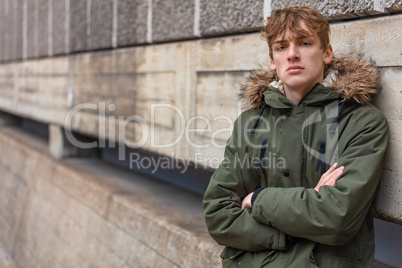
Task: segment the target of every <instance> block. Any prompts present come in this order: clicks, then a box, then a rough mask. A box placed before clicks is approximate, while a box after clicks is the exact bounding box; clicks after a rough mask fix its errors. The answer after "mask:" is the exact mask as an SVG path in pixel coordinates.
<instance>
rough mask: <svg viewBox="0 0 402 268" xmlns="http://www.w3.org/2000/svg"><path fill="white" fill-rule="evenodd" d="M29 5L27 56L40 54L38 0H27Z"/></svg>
mask: <svg viewBox="0 0 402 268" xmlns="http://www.w3.org/2000/svg"><path fill="white" fill-rule="evenodd" d="M26 5H27V58H35V57H37V56H38V0H30V1H26Z"/></svg>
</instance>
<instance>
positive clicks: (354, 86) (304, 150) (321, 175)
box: [203, 7, 388, 268]
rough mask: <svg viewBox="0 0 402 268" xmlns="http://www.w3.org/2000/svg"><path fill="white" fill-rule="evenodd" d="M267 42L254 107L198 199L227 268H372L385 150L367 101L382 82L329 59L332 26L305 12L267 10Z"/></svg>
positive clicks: (357, 62)
mask: <svg viewBox="0 0 402 268" xmlns="http://www.w3.org/2000/svg"><path fill="white" fill-rule="evenodd" d="M265 37H266V39H267V42H268V46H269V51H270V63H271V70H261V71H258V72H256V73H255V75H254V76H253V77H251V79H250V82H249V85H248V87H247V88H246V90H245V92H244V97H245V98H246V100H247V102H248V105H249V108H250V109H248V110H247V111H245V112H243V113H242V114H241V115H240V116H239V118H238V119H237V120H236V123H235V127H234V130H233V133H232V135H231V137H230V139H229V140H228V142H227V146H226V150H225V158H224V160H223V161H222V163H221V165H220V167H219V168H218V169H217V170H216V172H215V173H214V174H213V176H212V178H211V181H210V184H209V186H208V189H207V191H206V193H205V196H204V199H203V202H204V213H205V220H206V223H207V227H208V230H209V232H210V234H211V236H212V237H213V238H214V239H215V240H216V241H217V242H218V243H219V244H221V245H224V246H225V248H224V250H223V252H222V253H221V257H222V264H223V267H240V266H242V267H247V268H248V267H325V268H327V267H343V268H346V267H370V266H371V265H372V262H373V257H374V230H373V211H372V201H373V198H374V195H375V192H376V189H377V185H378V182H379V179H380V176H381V170H382V162H383V157H384V153H385V150H386V146H387V142H388V125H387V121H386V119H385V117H384V116H383V115H382V114H381V113H380V112H379V111H378V110H377V109H376V108H375V107H374V106H373V105H372V104H370V103H369V101H370V99H371V97H372V96H373V95H375V94H376V93H377V90H378V73H377V71H376V69H375V67H373V66H372V65H371V64H370V63H367V62H365V61H363V60H362V59H360V58H356V57H333V52H332V47H331V45H330V44H329V24H328V22H327V21H326V20H325V18H324V17H323V16H322V15H321V14H319V13H318V12H317V11H315V10H313V9H310V8H305V7H302V8H286V9H283V10H277V11H274V12H273V13H272V15H271V17H270V18H268V22H267V25H266V27H265Z"/></svg>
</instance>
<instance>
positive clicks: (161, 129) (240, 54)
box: [0, 15, 402, 221]
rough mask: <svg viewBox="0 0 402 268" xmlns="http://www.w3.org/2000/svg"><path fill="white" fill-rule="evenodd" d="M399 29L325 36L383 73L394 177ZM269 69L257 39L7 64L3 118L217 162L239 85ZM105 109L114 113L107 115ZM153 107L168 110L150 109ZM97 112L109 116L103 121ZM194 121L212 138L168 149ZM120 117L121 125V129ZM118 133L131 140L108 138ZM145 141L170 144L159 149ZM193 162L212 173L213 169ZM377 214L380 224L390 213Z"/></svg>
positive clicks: (197, 136)
mask: <svg viewBox="0 0 402 268" xmlns="http://www.w3.org/2000/svg"><path fill="white" fill-rule="evenodd" d="M401 20H402V16H400V15H394V16H390V17H386V18H385V17H379V18H376V19H372V20H359V21H353V22H350V21H349V22H343V23H336V24H333V28H332V36H331V43H332V44H333V48H334V51H336V52H337V53H346V54H348V53H361V54H363V56H364V57H365V58H366V59H372V60H374V61H375V62H376V64H377V65H378V66H379V67H381V75H382V78H383V85H384V91H383V93H382V94H381V95H380V96H379V97H378V98H377V100H376V104H377V105H378V107H379V108H380V109H381V110H382V111H383V112H384V114H385V115H386V117H387V119H388V120H392V121H390V129H391V131H392V133H393V134H392V136H391V139H390V150H389V152H388V153H387V157H388V159H387V161H386V163H385V167H384V168H385V169H386V170H391V171H392V172H395V173H397V174H398V176H400V174H401V166H400V162H401V156H400V154H399V153H398V152H399V151H402V150H401V148H402V145H401V144H400V142H399V136H398V134H397V133H399V132H398V131H399V130H400V128H399V127H398V125H397V124H396V123H395V122H397V120H400V114H401V112H400V111H401V109H400V108H401V107H402V101H401V100H402V94H400V88H401V87H400V79H399V77H401V75H400V67H399V66H401V65H402V59H401V58H400V57H396V56H395V55H396V54H397V52H395V50H392V49H384V47H401V45H400V42H401V39H400V37H399V36H398V33H399V32H400V30H399V29H400V25H402V24H401ZM384 29H387V30H384ZM268 62H269V59H268V49H267V45H266V42H264V41H263V40H261V38H260V36H259V33H253V34H241V35H238V36H231V37H225V38H211V39H204V40H196V41H191V42H180V43H171V44H164V45H155V46H138V47H133V48H126V49H119V50H115V51H102V52H96V53H83V54H80V55H75V56H70V57H58V58H52V59H46V60H44V59H41V60H33V61H28V62H24V63H14V64H8V65H4V66H3V67H2V68H1V69H0V89H1V91H0V109H3V110H5V111H9V112H12V113H15V114H19V115H21V116H24V117H28V118H32V119H36V120H39V121H41V122H44V123H54V124H57V125H60V126H63V127H67V126H68V127H69V128H71V129H72V130H74V131H78V132H81V133H86V134H88V135H91V136H95V137H97V136H99V137H105V138H108V139H111V140H119V141H120V142H121V143H122V144H124V143H125V144H128V143H129V142H132V143H135V141H137V142H138V141H139V140H140V138H142V135H145V138H144V140H145V143H144V144H141V148H142V149H144V150H147V151H150V152H156V153H159V154H162V155H169V153H171V152H174V153H175V154H177V155H179V156H183V157H185V158H187V159H188V158H191V159H195V158H196V157H197V156H196V154H197V153H202V154H203V156H205V157H206V158H207V159H214V160H213V161H215V160H219V156H222V154H223V150H224V141H225V140H226V139H227V138H228V136H229V134H230V133H229V132H230V130H227V131H225V129H231V128H230V126H231V124H232V123H233V121H234V120H235V118H236V117H237V116H238V114H239V113H240V110H241V109H240V108H239V106H238V102H237V99H238V97H237V95H238V92H239V89H240V87H241V85H242V81H244V79H245V77H246V76H247V74H248V73H249V72H251V71H252V70H253V69H254V68H256V67H258V65H262V64H268ZM21 77H22V78H23V79H22V78H21ZM69 78H70V79H69ZM15 96H17V98H16V101H15V99H14V98H15ZM102 102H103V104H102ZM82 103H89V104H92V105H93V106H92V107H94V106H95V107H94V108H88V109H83V110H80V111H79V112H77V113H76V114H75V115H74V117H72V118H71V124H69V125H67V126H66V125H64V124H65V119H66V114H67V113H68V111H69V110H70V109H71V108H72V107H73V106H74V105H78V104H82ZM109 104H113V105H115V107H114V108H115V109H114V110H113V111H112V110H110V109H109ZM153 104H164V105H165V107H158V108H157V109H156V108H155V107H153V106H152V105H153ZM101 105H103V107H104V110H105V113H102V114H100V115H99V112H100V110H101V109H100V108H101ZM174 108H176V109H177V110H175V109H174ZM109 115H113V116H114V120H115V121H113V120H111V119H110V118H109ZM131 115H136V116H138V118H141V119H143V120H144V121H145V122H146V123H147V124H148V126H149V128H146V127H144V128H142V126H141V125H140V124H139V122H131V123H128V122H123V120H124V119H127V117H129V116H131ZM196 115H202V116H204V117H205V118H207V120H209V123H210V128H211V131H209V132H201V131H198V132H194V133H190V135H188V136H189V138H188V137H187V136H185V138H181V139H179V140H178V141H177V142H174V141H175V140H176V139H177V137H179V136H180V133H181V131H182V130H183V126H185V127H186V128H190V129H191V128H193V127H194V126H201V128H203V129H204V130H205V129H206V127H204V126H205V121H203V120H198V121H196V122H193V123H192V124H191V125H190V126H189V125H187V124H186V123H188V122H186V121H185V120H184V118H186V119H189V118H192V117H194V116H196ZM218 115H222V116H224V117H225V119H224V120H225V121H224V120H222V119H221V120H216V117H217V116H218ZM118 116H122V117H123V119H122V120H120V121H119V122H117V121H118V119H117V118H118ZM152 116H154V117H152ZM181 118H183V121H181ZM125 123H127V124H126V125H124V124H125ZM203 123H204V124H203ZM151 124H153V125H152V126H151ZM121 125H123V127H124V128H123V130H127V131H126V132H125V133H124V134H127V136H124V135H122V137H120V136H118V135H117V134H120V133H117V132H112V130H116V129H117V128H119V127H120V126H121ZM100 126H104V131H102V132H101V131H100ZM151 127H152V130H150V128H151ZM123 130H122V132H123ZM146 130H149V131H146ZM218 130H221V133H218V132H217V131H218ZM151 131H152V133H151ZM144 133H145V134H144ZM214 133H215V134H219V135H215V136H214ZM151 135H152V136H151ZM151 139H153V140H151ZM151 141H152V142H154V144H158V145H166V144H169V143H170V144H171V145H168V146H165V147H157V146H153V145H152V144H151ZM213 142H215V143H216V144H217V146H216V145H215V144H213ZM191 143H195V144H197V145H202V144H206V145H207V146H209V148H207V149H200V148H195V146H192V144H191ZM208 161H209V160H208ZM198 163H200V165H206V166H208V167H211V168H212V167H215V165H214V164H215V163H216V161H215V162H214V163H212V162H198ZM395 207H400V206H398V205H396V204H395ZM381 213H383V214H384V215H386V214H387V211H383V212H381ZM398 220H399V219H395V221H398Z"/></svg>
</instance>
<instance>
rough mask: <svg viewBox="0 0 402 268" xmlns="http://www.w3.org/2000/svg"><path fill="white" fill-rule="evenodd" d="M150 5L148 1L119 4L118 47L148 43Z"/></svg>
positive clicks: (136, 0)
mask: <svg viewBox="0 0 402 268" xmlns="http://www.w3.org/2000/svg"><path fill="white" fill-rule="evenodd" d="M148 3H149V1H147V0H135V1H132V0H119V1H118V2H117V5H118V6H117V46H119V47H122V46H129V45H136V44H143V43H146V41H147V30H148V27H147V26H148V22H147V20H148Z"/></svg>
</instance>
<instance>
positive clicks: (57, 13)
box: [52, 0, 68, 55]
mask: <svg viewBox="0 0 402 268" xmlns="http://www.w3.org/2000/svg"><path fill="white" fill-rule="evenodd" d="M52 13H53V16H52V27H53V28H52V46H53V47H52V50H53V51H52V52H53V55H60V54H64V53H67V52H68V51H66V49H68V46H67V45H66V41H67V40H66V31H67V29H66V27H67V26H66V16H67V15H68V14H66V0H53V11H52Z"/></svg>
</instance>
